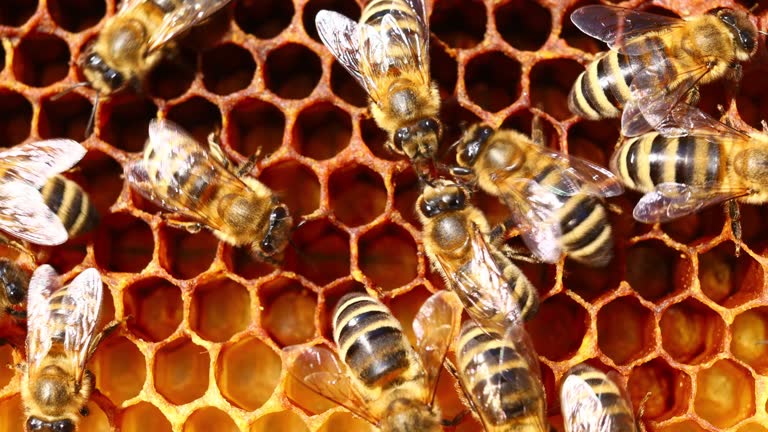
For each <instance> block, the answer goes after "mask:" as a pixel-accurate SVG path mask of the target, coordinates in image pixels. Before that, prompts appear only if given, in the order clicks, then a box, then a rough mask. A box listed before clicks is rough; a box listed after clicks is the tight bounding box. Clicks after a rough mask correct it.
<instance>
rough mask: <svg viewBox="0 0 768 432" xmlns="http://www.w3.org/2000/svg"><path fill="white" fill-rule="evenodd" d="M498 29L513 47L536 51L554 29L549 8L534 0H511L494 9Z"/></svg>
mask: <svg viewBox="0 0 768 432" xmlns="http://www.w3.org/2000/svg"><path fill="white" fill-rule="evenodd" d="M493 17H494V20H495V21H496V30H497V31H498V32H499V33H500V34H501V37H502V38H503V39H504V40H505V41H506V42H507V43H508V44H510V45H512V47H514V48H517V49H519V50H523V51H535V50H538V49H539V48H541V46H542V45H544V42H546V41H547V38H548V37H549V32H550V31H552V17H551V15H550V12H549V10H548V9H546V8H544V7H543V6H541V5H540V4H539V3H538V2H536V1H534V0H509V1H506V2H504V3H502V4H501V5H499V6H496V9H495V10H494V11H493Z"/></svg>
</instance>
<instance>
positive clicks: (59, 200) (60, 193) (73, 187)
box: [40, 176, 99, 237]
mask: <svg viewBox="0 0 768 432" xmlns="http://www.w3.org/2000/svg"><path fill="white" fill-rule="evenodd" d="M40 194H41V195H42V196H43V201H44V202H45V204H46V205H47V206H48V208H50V209H51V211H53V212H54V213H56V216H58V217H59V219H61V222H62V223H63V224H64V228H66V229H67V233H68V234H69V236H70V237H76V236H77V235H79V234H82V233H85V232H88V231H90V230H91V229H93V228H94V227H95V226H96V225H97V224H98V222H99V214H98V212H97V211H96V208H94V207H93V204H92V203H91V200H90V198H88V194H87V193H86V192H85V191H84V190H83V189H82V188H81V187H80V185H78V184H77V183H75V182H73V181H71V180H68V179H66V178H64V177H62V176H54V177H51V178H50V179H48V182H47V183H46V184H45V185H43V187H42V188H41V189H40Z"/></svg>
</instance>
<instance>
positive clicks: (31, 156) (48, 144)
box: [0, 139, 86, 189]
mask: <svg viewBox="0 0 768 432" xmlns="http://www.w3.org/2000/svg"><path fill="white" fill-rule="evenodd" d="M85 153H86V149H85V147H83V146H82V145H80V144H79V143H78V142H77V141H73V140H69V139H51V140H45V141H37V142H33V143H29V144H21V145H17V146H15V147H11V148H9V149H7V150H3V151H2V152H0V171H3V173H4V177H5V181H22V182H24V183H28V184H30V185H32V186H34V187H35V188H38V189H39V188H41V187H43V185H45V183H46V181H48V179H49V178H51V177H53V176H54V175H56V174H59V173H61V172H64V171H66V170H68V169H70V168H72V166H74V165H75V164H76V163H78V162H79V161H80V159H82V158H83V156H85Z"/></svg>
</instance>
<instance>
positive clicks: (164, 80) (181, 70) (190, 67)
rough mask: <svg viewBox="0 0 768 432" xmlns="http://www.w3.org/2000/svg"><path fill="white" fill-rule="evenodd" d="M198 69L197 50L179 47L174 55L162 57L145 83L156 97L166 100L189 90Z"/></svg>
mask: <svg viewBox="0 0 768 432" xmlns="http://www.w3.org/2000/svg"><path fill="white" fill-rule="evenodd" d="M185 39H186V38H185ZM198 48H199V47H198ZM196 71H197V51H192V50H189V49H184V48H183V47H182V48H180V49H177V50H176V53H175V54H174V55H173V56H165V57H163V58H162V59H160V62H159V63H158V64H157V65H156V66H155V67H153V68H152V70H151V71H150V72H149V75H148V77H147V79H146V80H145V81H144V85H145V86H146V87H147V90H148V91H149V93H150V94H151V95H152V96H154V97H157V98H159V99H165V100H170V99H175V98H177V97H179V96H181V95H183V94H184V93H186V92H187V90H189V87H190V86H191V85H192V81H193V80H194V79H195V72H196Z"/></svg>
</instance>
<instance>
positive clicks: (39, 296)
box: [27, 264, 60, 372]
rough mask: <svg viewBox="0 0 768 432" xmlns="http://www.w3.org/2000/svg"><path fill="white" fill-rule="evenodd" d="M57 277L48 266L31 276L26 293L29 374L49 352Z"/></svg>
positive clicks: (41, 267) (42, 267)
mask: <svg viewBox="0 0 768 432" xmlns="http://www.w3.org/2000/svg"><path fill="white" fill-rule="evenodd" d="M59 286H60V285H59V275H58V274H57V273H56V270H54V269H53V267H51V266H50V265H48V264H44V265H41V266H40V267H38V268H37V269H36V270H35V272H34V273H33V274H32V278H31V279H30V281H29V290H28V291H27V296H28V297H27V362H28V364H29V366H28V367H29V372H32V371H34V370H36V369H37V368H38V367H39V366H40V362H41V361H42V359H43V358H45V356H46V355H48V352H49V351H50V350H51V346H52V343H53V333H52V331H51V330H52V327H51V326H49V323H50V322H51V307H50V304H49V302H50V297H51V293H52V292H53V291H55V290H57V289H58V288H59Z"/></svg>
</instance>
